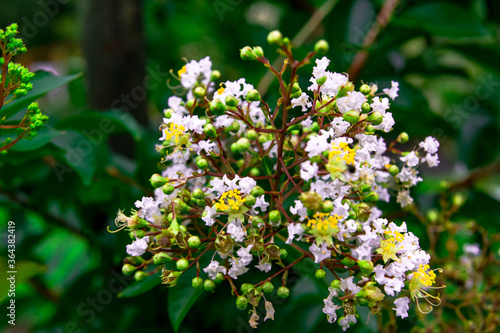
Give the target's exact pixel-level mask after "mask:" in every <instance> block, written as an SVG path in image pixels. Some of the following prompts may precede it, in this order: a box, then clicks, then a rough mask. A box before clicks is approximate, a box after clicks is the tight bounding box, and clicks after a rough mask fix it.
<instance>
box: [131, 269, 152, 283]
mask: <svg viewBox="0 0 500 333" xmlns="http://www.w3.org/2000/svg"><path fill="white" fill-rule="evenodd" d="M148 276H149V275H148V274H147V273H144V272H143V271H137V272H135V274H134V280H136V281H138V282H140V281H144V280H146V278H147V277H148Z"/></svg>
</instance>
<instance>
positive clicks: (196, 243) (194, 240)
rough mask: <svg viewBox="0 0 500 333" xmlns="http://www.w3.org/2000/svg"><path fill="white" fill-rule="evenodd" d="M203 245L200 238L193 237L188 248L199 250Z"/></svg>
mask: <svg viewBox="0 0 500 333" xmlns="http://www.w3.org/2000/svg"><path fill="white" fill-rule="evenodd" d="M200 245H201V241H200V237H198V236H191V237H189V238H188V246H189V247H190V248H192V249H197V248H199V247H200Z"/></svg>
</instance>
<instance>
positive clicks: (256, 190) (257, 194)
mask: <svg viewBox="0 0 500 333" xmlns="http://www.w3.org/2000/svg"><path fill="white" fill-rule="evenodd" d="M250 193H251V194H252V195H253V196H254V197H256V198H257V197H260V196H261V195H264V193H265V191H264V189H263V188H262V187H260V186H258V185H257V186H254V187H253V188H252V191H251V192H250Z"/></svg>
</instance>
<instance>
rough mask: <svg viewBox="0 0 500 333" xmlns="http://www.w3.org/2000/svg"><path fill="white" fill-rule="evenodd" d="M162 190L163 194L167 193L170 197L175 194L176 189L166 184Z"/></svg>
mask: <svg viewBox="0 0 500 333" xmlns="http://www.w3.org/2000/svg"><path fill="white" fill-rule="evenodd" d="M161 190H162V191H163V193H165V194H166V195H170V194H172V193H174V191H175V187H174V186H173V185H172V184H165V185H163V186H162V187H161Z"/></svg>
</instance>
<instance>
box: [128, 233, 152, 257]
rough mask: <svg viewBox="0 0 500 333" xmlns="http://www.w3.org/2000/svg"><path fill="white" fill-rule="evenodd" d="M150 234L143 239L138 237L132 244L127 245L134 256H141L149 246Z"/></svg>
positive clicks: (129, 252)
mask: <svg viewBox="0 0 500 333" xmlns="http://www.w3.org/2000/svg"><path fill="white" fill-rule="evenodd" d="M148 241H149V236H146V237H144V238H141V239H136V240H135V241H133V242H132V244H129V245H127V253H128V254H130V255H131V256H133V257H137V256H141V255H143V254H144V252H146V249H147V248H148Z"/></svg>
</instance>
